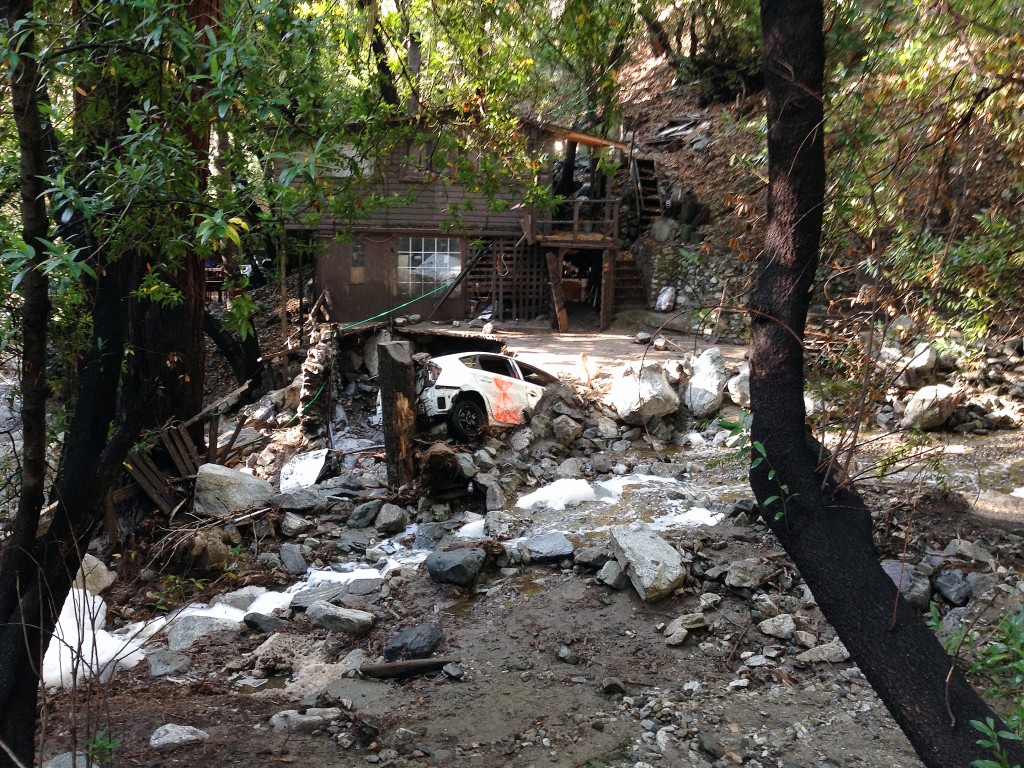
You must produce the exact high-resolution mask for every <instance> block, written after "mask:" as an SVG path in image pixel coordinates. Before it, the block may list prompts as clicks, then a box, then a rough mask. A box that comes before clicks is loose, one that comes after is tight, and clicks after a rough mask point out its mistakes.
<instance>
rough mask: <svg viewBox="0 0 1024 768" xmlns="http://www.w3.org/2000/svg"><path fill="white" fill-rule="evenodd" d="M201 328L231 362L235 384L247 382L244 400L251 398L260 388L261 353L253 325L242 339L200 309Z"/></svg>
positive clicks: (261, 372) (254, 396)
mask: <svg viewBox="0 0 1024 768" xmlns="http://www.w3.org/2000/svg"><path fill="white" fill-rule="evenodd" d="M203 329H204V330H205V331H206V335H207V336H209V337H210V338H211V339H212V340H213V343H214V344H216V345H217V349H219V350H220V353H221V354H222V355H224V359H225V360H227V362H228V365H229V366H231V372H232V373H233V374H234V376H235V381H236V382H238V384H245V382H247V381H248V382H249V387H248V388H247V389H246V391H245V394H244V395H243V396H242V397H243V399H244V400H245V401H246V402H252V401H253V400H254V399H255V398H256V397H257V396H258V393H259V392H260V391H261V390H262V389H263V357H262V355H261V354H260V342H259V339H257V337H256V329H255V327H254V328H253V329H252V332H251V333H249V334H247V335H246V337H245V338H244V339H243V338H241V337H240V336H237V335H235V334H234V333H232V332H231V331H229V330H228V329H227V327H226V326H225V325H224V322H223V321H222V320H221V319H220V318H219V317H217V315H215V314H214V313H213V312H211V311H210V310H208V309H207V310H206V311H205V312H204V313H203Z"/></svg>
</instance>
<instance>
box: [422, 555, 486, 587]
mask: <svg viewBox="0 0 1024 768" xmlns="http://www.w3.org/2000/svg"><path fill="white" fill-rule="evenodd" d="M486 557H487V553H486V552H484V551H483V550H482V549H478V548H476V547H473V548H465V549H450V550H443V551H436V550H435V551H434V552H431V553H430V554H429V555H428V556H427V572H428V573H429V574H430V578H431V579H433V580H434V581H436V582H438V583H441V584H455V585H456V586H459V587H469V586H472V584H473V582H474V581H476V577H477V574H479V573H480V568H481V567H482V566H483V564H484V559H485V558H486Z"/></svg>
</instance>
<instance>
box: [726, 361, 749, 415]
mask: <svg viewBox="0 0 1024 768" xmlns="http://www.w3.org/2000/svg"><path fill="white" fill-rule="evenodd" d="M726 388H727V389H728V390H729V397H730V399H731V400H732V401H733V402H734V403H736V405H738V406H739V407H740V408H748V409H749V408H750V366H749V365H747V364H746V363H744V364H743V365H741V366H740V372H739V373H737V374H736V375H735V376H733V377H732V378H731V379H729V382H728V384H726Z"/></svg>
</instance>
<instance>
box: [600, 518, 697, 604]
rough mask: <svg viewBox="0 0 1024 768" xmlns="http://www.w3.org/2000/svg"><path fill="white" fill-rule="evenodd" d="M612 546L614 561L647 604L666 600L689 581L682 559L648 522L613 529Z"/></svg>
mask: <svg viewBox="0 0 1024 768" xmlns="http://www.w3.org/2000/svg"><path fill="white" fill-rule="evenodd" d="M611 544H612V552H613V553H614V555H615V559H616V560H617V561H618V563H619V565H620V566H621V567H622V569H623V571H625V573H626V575H627V576H628V577H629V580H630V581H631V582H632V583H633V587H634V588H635V589H636V591H637V593H638V594H639V595H640V597H641V598H642V599H643V600H644V601H645V602H648V603H651V602H654V601H656V600H660V599H661V598H663V597H667V596H668V595H670V594H671V593H672V591H673V590H674V589H675V588H676V587H678V586H679V585H680V584H682V583H683V580H684V579H685V578H686V575H687V571H686V566H685V565H684V564H683V558H682V557H681V556H680V554H679V553H678V552H677V551H676V550H675V548H674V547H673V546H672V545H671V544H669V543H668V542H667V541H665V540H664V539H663V538H661V537H660V536H659V535H658V534H657V533H655V532H654V530H652V529H651V528H650V526H648V525H647V524H646V523H643V522H635V523H631V524H629V525H616V526H613V527H612V530H611Z"/></svg>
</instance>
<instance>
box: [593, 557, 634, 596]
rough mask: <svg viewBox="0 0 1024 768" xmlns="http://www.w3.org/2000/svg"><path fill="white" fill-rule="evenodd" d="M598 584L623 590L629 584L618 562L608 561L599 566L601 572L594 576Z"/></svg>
mask: <svg viewBox="0 0 1024 768" xmlns="http://www.w3.org/2000/svg"><path fill="white" fill-rule="evenodd" d="M594 578H596V579H597V580H598V582H599V583H601V584H605V585H607V586H609V587H611V588H612V589H625V588H626V585H627V584H629V577H628V576H627V575H626V573H625V572H624V571H623V570H622V566H621V565H619V561H618V560H609V561H608V562H606V563H605V564H604V565H602V566H601V570H599V571H598V572H597V576H595V577H594Z"/></svg>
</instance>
